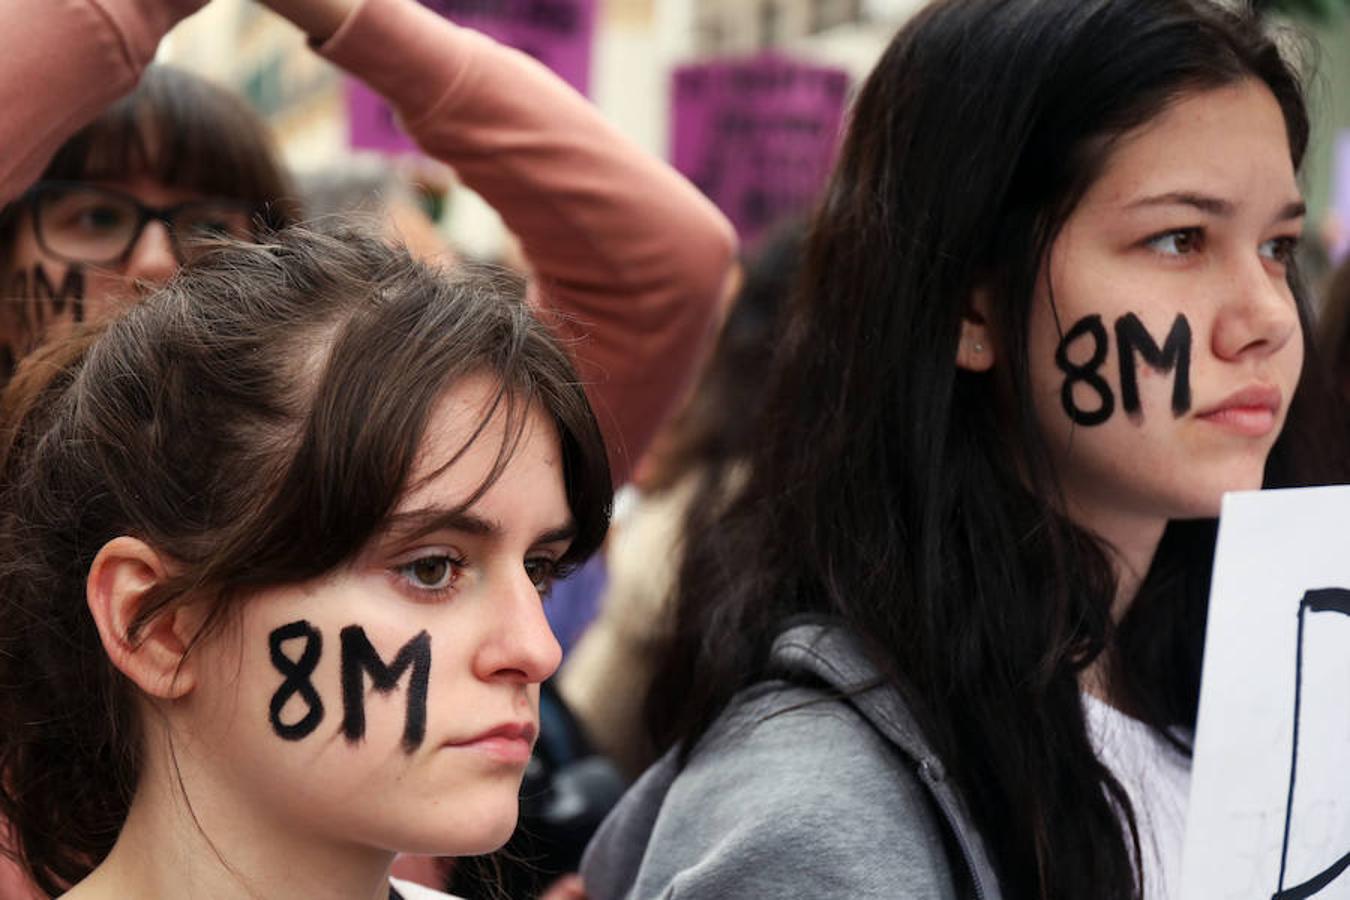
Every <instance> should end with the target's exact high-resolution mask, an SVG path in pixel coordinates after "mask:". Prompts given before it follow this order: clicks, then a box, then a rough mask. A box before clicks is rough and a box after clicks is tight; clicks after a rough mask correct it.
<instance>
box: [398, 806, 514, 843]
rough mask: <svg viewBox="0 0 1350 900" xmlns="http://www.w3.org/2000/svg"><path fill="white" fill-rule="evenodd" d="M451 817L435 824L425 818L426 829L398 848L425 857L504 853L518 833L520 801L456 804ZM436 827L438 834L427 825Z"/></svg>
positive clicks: (409, 837) (452, 808) (451, 811)
mask: <svg viewBox="0 0 1350 900" xmlns="http://www.w3.org/2000/svg"><path fill="white" fill-rule="evenodd" d="M449 812H450V815H447V816H441V817H440V820H439V822H436V823H435V824H434V825H432V820H431V819H423V820H422V822H421V824H422V825H423V826H424V827H423V829H422V830H421V831H420V832H419V833H418V834H415V835H408V836H407V837H408V839H407V840H405V841H404V842H403V844H402V845H401V846H400V847H399V848H398V849H399V851H400V852H402V853H414V854H418V855H425V856H482V855H483V854H485V853H492V852H494V851H496V850H500V849H501V848H502V845H504V844H505V843H506V842H507V841H508V840H510V838H511V835H512V833H514V832H515V830H516V822H517V820H518V819H519V818H520V799H519V797H518V796H517V795H515V794H512V795H511V796H510V797H509V798H508V799H507V800H504V801H501V802H493V803H465V804H453V805H452V806H451V809H450V810H449ZM428 825H432V827H434V828H435V830H434V831H432V830H430V829H428V828H426V827H425V826H428Z"/></svg>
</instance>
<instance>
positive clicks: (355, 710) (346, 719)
mask: <svg viewBox="0 0 1350 900" xmlns="http://www.w3.org/2000/svg"><path fill="white" fill-rule="evenodd" d="M410 668H411V669H412V676H411V677H410V678H409V679H408V707H407V708H408V713H407V719H406V720H405V722H404V726H403V749H404V750H405V751H406V752H408V753H411V752H412V751H414V750H416V749H417V748H418V746H420V745H421V743H422V738H423V737H425V736H426V731H427V685H428V682H429V681H430V678H431V635H430V634H428V633H427V632H425V631H423V632H420V633H419V634H418V635H417V636H416V637H414V638H413V639H412V640H410V641H408V643H406V644H404V645H403V647H402V648H400V649H399V651H398V653H397V654H396V655H395V656H394V661H393V662H392V663H390V664H389V665H387V666H386V665H385V664H384V660H382V659H380V654H379V653H378V652H377V651H376V650H375V648H374V646H372V645H371V643H370V639H369V638H368V637H366V630H365V629H364V628H362V627H361V626H360V625H348V626H347V627H346V628H344V629H342V712H343V715H342V733H343V734H344V735H346V737H347V740H348V741H350V742H352V743H355V742H357V741H359V740H361V739H362V738H364V737H365V735H366V688H365V678H364V675H365V674H369V675H370V681H371V686H372V687H374V689H375V690H376V691H378V692H379V693H381V694H388V693H389V692H391V691H392V690H393V689H394V688H395V687H397V686H398V682H399V679H401V678H402V677H403V673H404V672H406V671H408V669H410Z"/></svg>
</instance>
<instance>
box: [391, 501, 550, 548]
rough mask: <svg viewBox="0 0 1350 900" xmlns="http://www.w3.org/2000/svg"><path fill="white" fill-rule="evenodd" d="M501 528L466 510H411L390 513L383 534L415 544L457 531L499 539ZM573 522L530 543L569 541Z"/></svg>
mask: <svg viewBox="0 0 1350 900" xmlns="http://www.w3.org/2000/svg"><path fill="white" fill-rule="evenodd" d="M503 530H504V529H503V528H502V525H501V523H500V522H497V521H495V520H493V519H486V518H484V517H482V516H479V515H476V514H474V513H472V512H469V511H468V510H466V509H443V508H437V507H432V508H429V509H412V510H406V511H403V512H396V513H392V514H391V515H390V516H389V519H388V521H387V522H386V523H385V528H384V531H386V532H387V533H388V534H390V535H393V536H395V537H397V538H399V539H401V540H415V539H416V538H420V537H423V536H425V535H428V534H431V533H432V532H434V531H458V532H461V533H462V534H470V535H473V536H474V537H485V538H496V537H500V536H501V534H502V532H503ZM576 534H577V525H576V522H574V521H572V520H571V519H569V520H568V521H567V522H566V523H564V524H562V525H559V526H557V527H556V528H550V529H548V530H547V531H544V532H542V533H540V534H539V535H538V536H536V537H535V539H534V540H533V541H532V542H531V543H533V544H553V543H557V542H558V541H570V540H571V539H572V538H574V537H576Z"/></svg>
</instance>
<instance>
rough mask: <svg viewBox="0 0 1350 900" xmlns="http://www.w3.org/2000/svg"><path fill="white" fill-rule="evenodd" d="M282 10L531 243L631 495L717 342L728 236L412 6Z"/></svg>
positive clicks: (595, 128)
mask: <svg viewBox="0 0 1350 900" xmlns="http://www.w3.org/2000/svg"><path fill="white" fill-rule="evenodd" d="M268 2H269V5H271V6H272V7H273V8H274V9H277V11H278V12H281V13H282V14H283V15H286V16H288V17H289V18H291V19H292V20H293V21H295V22H296V23H297V24H299V25H301V27H302V28H305V29H306V30H307V31H308V32H309V33H310V35H311V36H312V37H313V38H315V39H316V40H324V39H325V38H327V40H326V42H325V43H324V44H323V45H322V47H321V52H322V53H323V54H324V55H325V56H327V57H328V58H329V59H331V60H332V61H334V62H336V63H337V64H339V65H341V66H342V67H343V68H345V69H347V70H348V71H350V72H352V73H353V74H355V75H357V76H359V77H361V78H362V79H364V80H365V81H366V82H367V83H368V84H370V85H371V86H372V87H373V88H374V89H375V90H377V91H379V92H380V93H381V94H383V95H384V96H386V97H388V98H389V99H390V100H391V101H392V102H393V104H394V105H395V107H396V108H397V109H398V111H399V114H400V115H401V116H402V118H403V121H404V122H405V123H407V126H408V129H409V131H410V132H411V134H412V135H413V137H414V138H415V139H416V140H417V141H418V143H419V144H421V146H422V147H423V148H424V149H425V150H426V151H427V152H428V153H429V154H431V155H433V156H435V157H437V158H439V159H441V160H444V161H445V162H447V163H449V164H450V165H451V166H453V167H454V168H455V170H456V171H457V172H458V174H459V176H460V177H461V178H462V179H463V180H464V182H465V183H466V184H468V185H469V186H470V187H472V188H473V189H474V190H476V191H478V192H479V193H480V194H482V195H483V197H484V198H486V199H487V201H488V202H489V203H491V204H492V205H493V206H494V207H495V208H496V209H497V211H498V212H500V213H501V215H502V218H503V219H504V220H505V221H506V223H507V225H508V226H509V227H510V228H511V230H512V231H514V232H515V233H516V235H518V236H519V237H520V239H521V242H522V245H523V246H524V249H525V252H526V254H527V255H528V257H529V260H530V263H531V265H532V266H533V268H534V271H535V276H536V281H537V285H538V291H539V299H540V301H541V303H542V304H543V305H544V306H545V307H547V308H548V309H551V310H554V311H557V312H558V313H559V314H560V319H561V320H562V321H561V327H562V329H563V332H564V335H565V336H566V337H567V338H568V339H569V341H572V342H574V343H572V346H573V351H574V358H575V360H576V362H577V365H578V368H579V369H580V371H581V374H582V377H583V378H584V379H585V380H586V382H587V385H588V393H589V394H590V397H591V401H592V403H593V405H594V406H595V408H596V412H597V415H598V416H599V418H600V422H601V425H602V427H603V428H604V430H605V437H606V439H607V440H608V441H609V444H610V459H611V462H612V463H613V465H614V474H615V480H616V482H621V481H623V480H625V479H626V478H627V477H628V474H629V472H630V471H631V468H632V465H633V463H634V462H635V461H636V459H637V458H638V456H639V455H640V454H641V452H642V451H643V450H644V449H645V448H646V446H647V444H648V443H649V442H650V440H651V438H652V436H653V434H654V433H655V431H656V429H657V427H658V426H659V424H660V422H661V420H662V419H663V418H664V416H665V415H666V413H667V412H669V410H670V408H671V407H672V406H673V405H674V404H675V403H676V401H677V400H678V399H679V398H680V395H681V393H682V391H683V390H684V387H685V385H686V384H687V382H688V380H689V378H690V375H691V373H692V370H693V367H694V365H695V364H696V363H697V361H698V359H699V358H700V354H701V352H702V350H703V349H704V347H705V344H706V339H707V338H708V337H709V335H710V333H711V331H712V330H713V323H714V320H715V318H716V316H717V312H718V309H719V305H720V300H721V298H722V295H723V293H724V291H725V290H726V286H727V282H728V277H729V272H730V270H731V267H732V265H733V255H734V250H735V238H734V235H733V232H732V229H731V226H730V224H729V223H728V222H727V221H726V219H725V218H724V217H723V216H722V215H721V214H720V213H718V212H717V210H716V209H715V208H714V207H713V206H712V205H711V204H710V203H709V202H707V200H705V199H704V198H703V197H702V196H701V195H700V194H699V193H698V192H697V191H696V190H695V189H694V188H693V186H691V185H690V184H689V183H688V182H687V181H685V180H684V179H683V178H682V177H680V176H679V175H678V174H677V173H675V172H674V171H673V170H672V169H670V168H669V167H668V166H667V165H665V164H664V163H662V162H661V161H660V160H657V159H655V158H653V157H652V156H651V155H649V154H648V153H646V152H645V151H643V150H642V149H640V148H639V147H638V146H636V145H635V144H634V143H633V142H632V141H630V140H629V139H628V138H626V137H624V136H623V135H622V134H621V133H620V132H619V131H617V130H616V129H615V128H614V127H613V126H611V125H610V124H609V123H608V122H606V121H605V119H604V118H603V117H602V116H601V115H600V114H599V113H598V112H597V111H596V110H595V108H594V107H593V106H591V104H590V103H588V102H587V101H586V100H585V99H584V98H583V97H581V96H580V95H578V94H577V93H576V92H575V91H573V90H572V89H571V88H569V87H568V86H567V85H565V84H564V83H563V82H562V81H561V80H560V79H558V78H557V77H555V76H554V75H553V74H552V73H551V72H549V71H548V70H547V69H545V68H544V67H543V66H541V65H540V64H539V63H537V62H535V61H534V60H533V59H531V58H529V57H528V56H526V55H524V54H522V53H518V52H516V51H514V50H511V49H508V48H505V47H503V46H501V45H500V44H498V43H496V42H494V41H492V40H490V39H489V38H486V37H484V36H483V35H481V34H478V33H477V32H474V31H471V30H468V29H463V28H458V27H456V26H454V25H452V24H450V23H449V22H447V21H446V20H445V19H443V18H441V17H440V16H437V15H435V14H434V13H432V12H430V11H429V10H427V9H425V8H423V7H421V6H420V5H418V4H417V3H415V2H413V0H364V2H360V3H354V2H353V0H268ZM344 4H345V5H349V6H355V9H354V11H353V12H351V14H350V15H347V16H345V18H344V19H343V20H342V22H341V25H340V27H337V30H336V33H333V34H332V35H331V37H330V36H328V35H327V34H326V33H325V30H326V29H328V28H332V27H334V26H333V23H334V22H335V21H336V20H337V18H338V17H337V13H338V12H339V8H340V7H341V6H343V5H344Z"/></svg>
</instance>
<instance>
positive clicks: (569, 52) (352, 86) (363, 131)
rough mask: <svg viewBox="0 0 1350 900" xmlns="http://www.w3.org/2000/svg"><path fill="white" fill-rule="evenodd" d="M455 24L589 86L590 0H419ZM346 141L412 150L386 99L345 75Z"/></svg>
mask: <svg viewBox="0 0 1350 900" xmlns="http://www.w3.org/2000/svg"><path fill="white" fill-rule="evenodd" d="M420 2H421V3H422V5H423V6H425V7H427V8H428V9H430V10H431V11H433V12H435V13H439V14H440V15H442V16H444V17H445V18H447V19H449V20H450V21H452V22H454V23H455V24H456V25H463V26H465V27H467V28H474V29H477V30H478V31H481V32H483V33H484V34H486V35H488V36H489V37H492V38H495V39H496V40H498V41H500V42H502V43H503V44H506V45H507V46H508V47H515V48H516V49H517V50H521V51H524V52H525V53H528V54H529V55H530V56H533V57H534V58H535V59H537V60H539V61H540V62H541V63H543V64H544V65H546V66H548V67H549V68H550V69H552V70H553V72H554V73H556V74H557V75H558V76H559V77H560V78H562V79H563V80H564V81H566V82H567V83H568V84H570V85H571V86H572V87H574V88H576V89H577V90H578V91H580V92H581V93H582V94H587V93H589V92H590V84H591V48H592V45H593V43H594V39H595V19H596V0H420ZM347 110H348V114H349V120H350V134H351V145H352V147H354V148H357V149H363V150H379V151H381V152H384V153H408V152H415V151H416V149H417V148H416V146H415V145H414V144H413V142H412V141H411V140H409V139H408V137H407V136H406V135H405V134H404V133H403V132H402V130H400V129H399V127H398V126H397V124H396V123H395V118H394V114H393V112H392V110H390V108H389V105H388V104H387V103H385V102H384V100H383V99H382V98H381V97H380V96H379V95H378V94H376V93H375V92H374V91H372V90H370V89H369V88H367V87H366V86H365V85H364V84H361V83H360V82H358V81H356V80H354V79H348V83H347Z"/></svg>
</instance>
